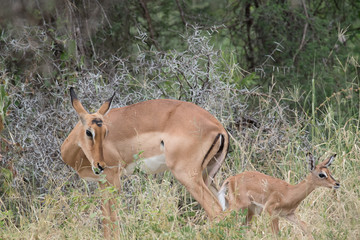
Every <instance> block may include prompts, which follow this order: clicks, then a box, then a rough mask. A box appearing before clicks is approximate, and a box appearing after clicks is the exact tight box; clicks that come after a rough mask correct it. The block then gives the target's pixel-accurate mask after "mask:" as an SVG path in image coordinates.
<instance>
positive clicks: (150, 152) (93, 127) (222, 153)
mask: <svg viewBox="0 0 360 240" xmlns="http://www.w3.org/2000/svg"><path fill="white" fill-rule="evenodd" d="M70 96H71V102H72V106H73V108H74V109H75V111H76V112H77V114H78V116H79V118H80V121H79V122H78V123H77V124H76V126H75V127H74V129H73V130H72V131H71V132H70V134H69V136H68V137H67V138H66V139H65V141H64V143H63V144H62V146H61V155H62V158H63V160H64V161H65V163H67V164H68V165H70V166H71V167H72V168H74V169H75V170H76V171H77V173H78V174H79V175H80V177H82V178H84V179H87V180H94V181H98V180H100V173H101V172H103V173H104V175H105V176H106V180H107V183H105V184H103V183H101V182H100V186H101V187H105V186H106V185H107V184H112V185H114V186H115V187H117V188H118V189H120V177H121V176H122V174H124V173H125V174H131V173H132V172H133V170H134V168H135V167H136V165H137V164H138V165H139V167H140V168H142V169H143V170H144V171H146V172H148V173H160V172H163V171H165V170H170V171H171V172H172V173H173V175H174V176H175V178H176V179H177V180H179V182H180V183H182V184H183V185H184V186H185V187H186V189H187V190H188V191H189V192H190V193H191V195H192V196H193V197H194V198H195V199H196V200H197V201H198V202H199V203H200V204H201V206H202V207H203V208H204V209H205V211H206V213H207V214H208V216H209V218H210V219H212V218H214V217H215V216H216V215H217V214H219V213H220V212H221V211H222V209H221V206H220V204H219V202H218V200H217V197H216V195H214V194H216V193H215V191H214V190H215V189H214V187H212V185H211V184H212V180H213V177H214V176H215V174H216V173H217V172H218V170H219V168H220V166H221V164H222V163H223V162H224V159H225V157H226V154H227V150H228V146H229V138H228V134H227V132H226V130H225V129H224V127H223V126H222V125H221V123H220V122H219V121H218V120H217V119H216V118H215V117H214V116H212V115H211V114H210V113H209V112H207V111H206V110H204V109H202V108H200V107H198V106H196V105H195V104H192V103H188V102H182V101H177V100H165V99H158V100H150V101H145V102H140V103H137V104H133V105H130V106H126V107H122V108H115V109H111V110H109V108H110V105H111V101H112V99H113V97H111V98H110V99H108V100H107V101H106V102H105V103H104V104H103V105H102V106H101V107H100V108H99V110H98V111H97V112H96V113H93V114H89V113H88V112H87V111H86V110H85V109H84V107H83V106H82V104H81V103H80V101H79V100H78V98H77V96H76V94H75V91H74V89H73V88H70ZM140 152H142V154H141V157H142V159H141V163H136V162H135V159H134V155H135V154H138V153H140ZM111 204H112V202H111V201H107V203H106V204H104V205H103V207H102V210H103V214H104V215H105V218H104V223H105V224H104V226H105V227H104V230H105V232H104V233H105V236H108V235H109V229H108V227H107V226H106V225H107V223H108V219H109V217H110V219H111V220H112V221H114V220H115V219H116V217H115V214H114V212H113V211H111V206H110V205H111Z"/></svg>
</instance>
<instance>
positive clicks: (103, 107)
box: [98, 92, 115, 115]
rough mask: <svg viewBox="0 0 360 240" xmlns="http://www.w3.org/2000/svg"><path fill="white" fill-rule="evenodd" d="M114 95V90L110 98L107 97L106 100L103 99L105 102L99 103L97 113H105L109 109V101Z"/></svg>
mask: <svg viewBox="0 0 360 240" xmlns="http://www.w3.org/2000/svg"><path fill="white" fill-rule="evenodd" d="M114 96H115V92H114V94H113V95H112V96H111V98H109V99H108V100H106V101H105V103H103V105H101V107H100V108H99V110H98V113H100V114H101V115H105V114H106V113H107V112H108V111H109V109H110V105H111V102H112V100H113V98H114Z"/></svg>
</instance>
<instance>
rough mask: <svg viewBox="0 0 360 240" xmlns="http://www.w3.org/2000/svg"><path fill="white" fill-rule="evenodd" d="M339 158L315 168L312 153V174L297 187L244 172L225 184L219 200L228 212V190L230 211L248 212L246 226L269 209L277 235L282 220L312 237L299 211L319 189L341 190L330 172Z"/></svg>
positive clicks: (264, 176)
mask: <svg viewBox="0 0 360 240" xmlns="http://www.w3.org/2000/svg"><path fill="white" fill-rule="evenodd" d="M335 156H336V154H335V155H333V156H331V157H330V158H328V159H326V160H325V161H323V162H322V163H320V164H318V165H317V166H315V160H314V157H313V156H312V154H308V156H307V157H308V161H309V166H310V170H311V173H310V174H309V175H308V176H307V177H306V178H305V180H303V181H302V182H300V183H299V184H297V185H290V184H288V183H287V182H285V181H283V180H281V179H278V178H274V177H271V176H268V175H265V174H262V173H260V172H243V173H240V174H238V175H236V176H232V177H229V178H228V179H226V180H225V181H224V183H223V186H222V187H221V189H220V191H219V194H218V198H219V201H220V204H221V206H222V208H223V210H225V209H226V199H225V195H226V191H227V189H228V190H229V193H228V201H229V204H228V205H229V208H230V210H239V209H248V212H247V216H246V224H249V223H250V221H251V219H252V217H253V216H254V214H255V213H261V211H262V210H265V211H266V212H268V213H269V214H270V216H272V224H271V228H272V231H273V232H274V233H278V232H279V217H284V218H286V219H287V220H289V221H290V222H292V223H294V224H296V225H298V226H300V228H301V229H302V230H303V232H305V233H306V234H307V235H308V236H309V237H310V238H312V235H311V233H310V232H309V231H308V229H307V226H306V223H305V222H303V221H301V220H300V219H299V218H298V217H297V216H296V215H295V210H296V208H297V207H298V206H299V204H300V203H301V201H302V200H304V199H305V198H306V197H307V196H308V195H309V194H310V193H311V192H312V191H313V190H315V188H317V187H327V188H334V189H337V188H339V187H340V184H339V182H337V181H336V180H335V179H334V178H333V177H332V176H331V173H330V171H329V169H328V167H329V166H330V165H331V163H332V162H333V160H334V159H335Z"/></svg>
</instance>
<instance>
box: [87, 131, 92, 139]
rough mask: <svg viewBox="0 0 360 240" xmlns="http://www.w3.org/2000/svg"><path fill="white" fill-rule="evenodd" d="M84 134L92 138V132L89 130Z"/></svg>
mask: <svg viewBox="0 0 360 240" xmlns="http://www.w3.org/2000/svg"><path fill="white" fill-rule="evenodd" d="M86 136H88V137H91V138H92V133H91V132H90V130H86Z"/></svg>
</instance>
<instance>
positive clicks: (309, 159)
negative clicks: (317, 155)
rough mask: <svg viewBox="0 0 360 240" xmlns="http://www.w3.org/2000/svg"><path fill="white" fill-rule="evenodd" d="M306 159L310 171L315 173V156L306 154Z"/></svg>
mask: <svg viewBox="0 0 360 240" xmlns="http://www.w3.org/2000/svg"><path fill="white" fill-rule="evenodd" d="M306 159H307V162H308V164H309V169H310V171H313V170H314V169H315V160H314V156H313V155H312V154H311V153H307V154H306Z"/></svg>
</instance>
